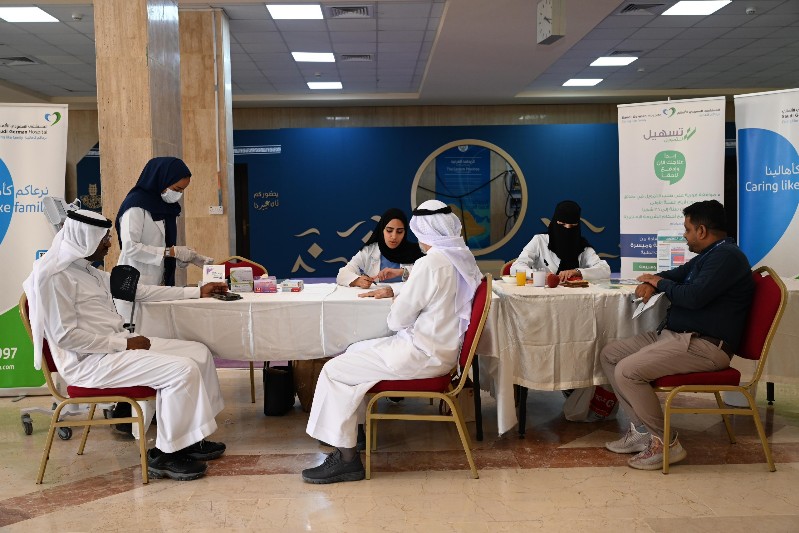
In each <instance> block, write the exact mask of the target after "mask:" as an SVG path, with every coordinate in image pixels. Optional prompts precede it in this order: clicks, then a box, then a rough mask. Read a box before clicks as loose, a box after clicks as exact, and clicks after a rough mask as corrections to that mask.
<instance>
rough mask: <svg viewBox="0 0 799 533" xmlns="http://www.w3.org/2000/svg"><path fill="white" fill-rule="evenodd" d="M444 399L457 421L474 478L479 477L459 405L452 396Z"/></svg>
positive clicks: (456, 424) (454, 419) (455, 421)
mask: <svg viewBox="0 0 799 533" xmlns="http://www.w3.org/2000/svg"><path fill="white" fill-rule="evenodd" d="M444 401H445V402H447V404H449V408H450V409H451V410H452V421H453V422H454V423H455V426H456V427H457V428H458V435H460V437H461V444H463V451H464V452H466V459H467V460H468V461H469V467H470V468H471V469H472V477H473V478H474V479H479V478H480V476H479V475H478V473H477V466H476V465H475V464H474V458H473V457H472V450H471V447H470V446H469V434H468V433H467V432H466V427H465V424H464V422H463V416H461V412H460V410H459V409H458V407H457V406H456V405H455V402H453V401H452V399H451V398H449V397H448V396H445V397H444Z"/></svg>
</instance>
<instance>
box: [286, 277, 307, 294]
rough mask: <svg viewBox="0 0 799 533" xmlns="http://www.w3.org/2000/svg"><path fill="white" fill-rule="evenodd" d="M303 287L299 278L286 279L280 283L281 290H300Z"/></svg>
mask: <svg viewBox="0 0 799 533" xmlns="http://www.w3.org/2000/svg"><path fill="white" fill-rule="evenodd" d="M302 288H303V282H302V280H301V279H287V280H284V281H283V283H281V284H280V290H281V292H300V291H301V290H302Z"/></svg>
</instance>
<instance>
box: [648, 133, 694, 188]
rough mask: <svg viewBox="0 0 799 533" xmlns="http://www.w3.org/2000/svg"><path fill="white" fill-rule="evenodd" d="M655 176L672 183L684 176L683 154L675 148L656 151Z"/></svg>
mask: <svg viewBox="0 0 799 533" xmlns="http://www.w3.org/2000/svg"><path fill="white" fill-rule="evenodd" d="M694 131H696V130H694ZM655 176H657V178H658V179H659V180H663V181H668V182H669V184H670V185H674V184H675V183H677V182H678V181H680V180H681V179H682V178H683V176H685V156H684V155H683V154H682V153H681V152H678V151H676V150H665V151H663V152H658V154H657V155H656V156H655Z"/></svg>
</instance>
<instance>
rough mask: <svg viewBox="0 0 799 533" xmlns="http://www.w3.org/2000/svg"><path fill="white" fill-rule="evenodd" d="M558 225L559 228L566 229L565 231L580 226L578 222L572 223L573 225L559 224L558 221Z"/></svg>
mask: <svg viewBox="0 0 799 533" xmlns="http://www.w3.org/2000/svg"><path fill="white" fill-rule="evenodd" d="M558 224H559V225H561V226H563V227H564V228H566V229H572V228H576V227H577V226H579V225H580V223H579V222H576V223H574V224H569V223H568V222H561V221H560V220H558Z"/></svg>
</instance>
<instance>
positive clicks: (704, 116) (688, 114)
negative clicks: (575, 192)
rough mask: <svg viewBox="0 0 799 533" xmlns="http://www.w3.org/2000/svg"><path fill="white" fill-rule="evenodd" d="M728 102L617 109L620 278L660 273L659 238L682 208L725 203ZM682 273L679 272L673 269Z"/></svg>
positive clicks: (674, 226) (679, 221) (679, 220)
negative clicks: (712, 201)
mask: <svg viewBox="0 0 799 533" xmlns="http://www.w3.org/2000/svg"><path fill="white" fill-rule="evenodd" d="M724 107H725V102H724V97H723V96H719V97H712V98H696V99H690V100H669V101H665V102H647V103H640V104H624V105H620V106H619V181H620V183H619V191H620V202H619V208H620V217H621V221H620V222H621V223H620V233H621V236H620V237H621V241H620V245H621V276H622V277H623V278H634V277H636V276H639V275H640V274H643V273H647V272H650V273H652V272H656V271H657V270H658V258H657V249H658V238H657V233H658V231H666V232H669V231H671V232H673V231H679V232H682V231H683V221H684V219H685V217H684V216H683V214H682V210H683V208H685V207H687V206H688V205H690V204H692V203H694V202H698V201H702V200H718V201H719V202H722V203H723V202H724ZM675 266H676V265H675Z"/></svg>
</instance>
